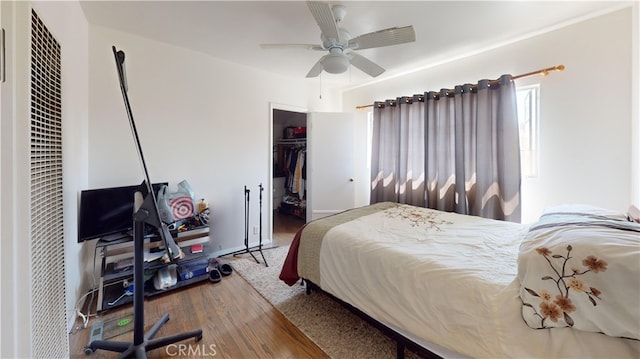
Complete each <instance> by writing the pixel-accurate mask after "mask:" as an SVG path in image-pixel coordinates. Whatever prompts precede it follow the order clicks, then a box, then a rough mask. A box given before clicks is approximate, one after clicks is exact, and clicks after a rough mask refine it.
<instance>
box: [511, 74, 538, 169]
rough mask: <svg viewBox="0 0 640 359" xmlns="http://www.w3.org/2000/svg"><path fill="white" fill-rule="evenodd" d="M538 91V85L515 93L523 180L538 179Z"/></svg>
mask: <svg viewBox="0 0 640 359" xmlns="http://www.w3.org/2000/svg"><path fill="white" fill-rule="evenodd" d="M539 91H540V86H539V85H532V86H526V87H520V88H518V89H517V91H516V96H517V101H518V127H519V130H520V167H521V169H522V177H523V178H537V177H538V122H539V121H538V104H539V102H538V101H539V100H538V94H539Z"/></svg>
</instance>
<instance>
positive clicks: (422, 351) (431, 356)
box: [301, 278, 442, 359]
mask: <svg viewBox="0 0 640 359" xmlns="http://www.w3.org/2000/svg"><path fill="white" fill-rule="evenodd" d="M301 284H303V285H305V287H306V293H307V295H309V294H311V291H314V290H315V291H318V292H321V293H324V294H325V295H327V296H328V297H329V298H331V299H333V300H334V301H336V302H338V303H339V304H340V305H342V306H343V307H345V308H346V309H348V310H349V311H350V312H352V313H354V314H355V315H357V316H359V317H360V318H362V319H363V320H364V321H366V322H367V323H369V324H371V325H372V326H373V327H375V328H376V329H378V330H379V331H381V332H382V333H383V334H384V335H386V336H387V337H389V338H391V339H392V340H394V341H395V342H396V358H397V359H404V353H405V348H406V349H407V350H410V351H411V352H413V353H415V354H417V355H419V356H420V357H422V358H425V359H442V357H441V356H439V355H437V354H435V353H433V352H432V351H430V350H429V349H427V348H425V347H423V346H421V345H419V344H417V343H416V342H414V341H413V340H411V339H409V338H407V337H405V336H404V335H402V334H400V333H398V332H396V331H395V330H393V329H391V328H389V327H387V326H386V325H384V324H382V323H381V322H379V321H377V320H375V319H373V318H372V317H370V316H369V315H367V314H366V313H364V312H363V311H361V310H360V309H358V308H356V307H354V306H352V305H351V304H349V303H347V302H345V301H343V300H341V299H340V298H338V297H336V296H334V295H332V294H331V293H327V292H325V291H324V290H322V288H320V286H318V285H317V284H315V283H313V282H311V281H310V280H308V279H305V278H302V283H301Z"/></svg>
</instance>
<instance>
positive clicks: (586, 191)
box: [343, 8, 639, 222]
mask: <svg viewBox="0 0 640 359" xmlns="http://www.w3.org/2000/svg"><path fill="white" fill-rule="evenodd" d="M631 26H632V21H631V8H625V9H623V10H620V11H616V12H614V13H611V14H607V15H604V16H600V17H597V18H593V19H590V20H587V21H584V22H580V23H576V24H574V25H571V26H567V27H564V28H561V29H558V30H556V31H553V32H549V33H546V34H542V35H539V36H536V37H532V38H529V39H526V40H523V41H519V42H516V43H513V44H510V45H506V46H503V47H500V48H497V49H494V50H490V51H487V52H484V53H480V54H477V55H474V56H470V57H467V58H463V59H460V60H456V61H452V62H450V63H446V64H442V65H439V66H435V67H432V68H429V69H426V70H422V71H419V72H416V73H414V74H411V75H406V76H403V77H399V78H395V79H391V80H388V81H384V82H380V83H375V84H372V85H369V86H364V87H360V88H355V89H351V90H349V91H346V92H345V94H344V98H343V104H344V110H345V111H347V110H352V109H353V108H354V107H355V106H357V105H366V104H369V103H373V102H374V101H376V100H384V99H387V98H395V97H397V96H402V95H412V94H415V93H422V92H424V91H426V90H438V89H440V88H442V87H446V88H451V87H453V86H454V85H457V84H462V83H468V82H476V81H477V80H480V79H483V78H498V77H499V76H500V75H501V74H503V73H511V74H513V75H517V74H521V73H526V72H529V71H533V70H537V69H540V68H545V67H549V66H554V65H558V64H564V65H565V66H566V70H565V71H564V72H562V73H553V74H550V75H549V76H547V77H540V76H534V77H527V78H523V79H521V80H517V81H516V83H517V85H527V84H531V83H537V82H539V83H540V86H541V87H540V88H541V89H540V101H541V104H540V152H541V153H540V156H541V157H540V166H541V167H540V177H539V178H538V179H537V180H535V181H526V182H523V186H522V201H523V211H522V212H523V222H530V221H533V220H535V219H537V217H538V216H539V214H540V212H541V211H542V209H543V208H544V207H546V206H549V205H553V204H558V203H567V202H580V203H590V204H594V205H598V206H603V207H608V208H613V209H618V210H621V211H625V210H626V209H627V207H628V206H629V204H630V203H631V201H632V197H631V193H632V191H631V179H632V175H631V171H630V168H629V167H630V166H629V164H630V163H631V161H632V156H633V158H634V159H635V161H637V160H638V158H639V156H638V153H632V151H631V147H632V137H631V130H632V123H633V121H632V119H631V109H632V96H631V80H630V79H631V73H632V67H631V51H630V49H631V48H632V46H631V41H632V34H631ZM635 101H637V98H636V99H635ZM361 112H365V111H361ZM360 117H361V121H362V120H363V119H364V118H365V117H366V116H365V115H360ZM362 132H363V131H361V133H362ZM358 143H359V148H360V150H361V151H363V150H364V145H366V142H365V141H364V140H360V141H359V142H358ZM360 170H361V173H363V175H364V173H367V172H366V170H365V169H362V168H361V169H360ZM361 199H362V198H361Z"/></svg>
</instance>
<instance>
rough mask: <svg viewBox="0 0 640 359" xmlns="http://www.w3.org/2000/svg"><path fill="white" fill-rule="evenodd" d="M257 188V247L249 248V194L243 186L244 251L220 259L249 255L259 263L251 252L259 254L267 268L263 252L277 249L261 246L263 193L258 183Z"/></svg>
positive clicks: (267, 264)
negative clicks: (258, 193)
mask: <svg viewBox="0 0 640 359" xmlns="http://www.w3.org/2000/svg"><path fill="white" fill-rule="evenodd" d="M258 187H259V188H260V222H259V230H260V237H259V241H258V245H257V246H253V247H249V192H250V190H249V189H247V186H244V249H241V250H239V251H235V252H232V253H227V254H223V255H221V256H220V257H224V256H229V255H233V256H234V257H235V256H237V255H240V254H246V253H249V254H250V255H251V257H253V259H254V260H255V261H256V263H260V261H259V260H258V258H256V256H254V255H253V252H260V255H261V256H262V260H263V261H264V266H265V267H268V266H269V263H267V259H266V258H265V257H264V253H263V251H266V250H267V249H274V248H278V247H277V246H273V247H269V248H264V247H263V246H262V191H264V187H262V183H260V184H259V185H258Z"/></svg>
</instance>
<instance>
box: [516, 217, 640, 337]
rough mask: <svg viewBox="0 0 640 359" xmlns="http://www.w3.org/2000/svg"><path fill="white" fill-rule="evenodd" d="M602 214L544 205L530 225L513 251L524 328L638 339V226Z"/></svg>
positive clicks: (639, 300)
mask: <svg viewBox="0 0 640 359" xmlns="http://www.w3.org/2000/svg"><path fill="white" fill-rule="evenodd" d="M583 209H584V208H583ZM584 212H586V213H584ZM612 212H613V211H612ZM602 214H605V212H598V213H595V212H594V211H592V210H587V211H582V212H580V211H578V212H576V211H575V208H571V210H569V211H564V212H563V211H560V212H558V211H549V212H548V213H546V214H545V215H543V216H542V217H541V218H540V221H538V222H537V223H535V224H533V225H532V226H531V227H530V229H529V232H528V233H527V235H526V236H525V238H524V240H523V242H522V243H521V245H520V251H519V254H518V279H519V280H520V299H521V300H522V317H523V319H524V321H525V322H526V323H527V325H528V326H529V327H531V328H536V329H542V328H556V327H572V328H574V329H578V330H584V331H590V332H602V333H604V334H606V335H610V336H614V337H626V338H634V339H639V340H640V280H639V278H640V224H638V223H635V222H630V221H627V220H626V219H623V220H621V219H617V215H613V216H609V215H607V216H600V215H602ZM610 214H611V213H610Z"/></svg>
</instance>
